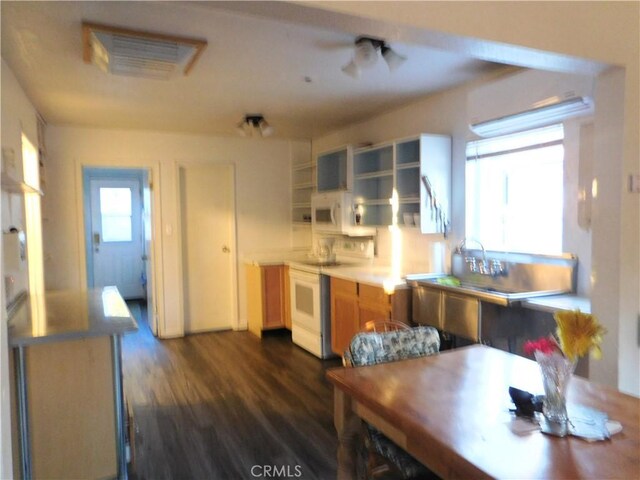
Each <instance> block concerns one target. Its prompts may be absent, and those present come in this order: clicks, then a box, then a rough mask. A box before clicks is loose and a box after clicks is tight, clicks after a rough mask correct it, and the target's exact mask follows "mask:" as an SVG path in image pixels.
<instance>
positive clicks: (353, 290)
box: [331, 277, 358, 297]
mask: <svg viewBox="0 0 640 480" xmlns="http://www.w3.org/2000/svg"><path fill="white" fill-rule="evenodd" d="M331 290H332V291H334V292H339V293H340V294H342V295H353V296H354V297H356V296H358V284H357V283H356V282H352V281H351V280H343V279H341V278H336V277H331Z"/></svg>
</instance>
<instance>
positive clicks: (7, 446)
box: [0, 60, 38, 478]
mask: <svg viewBox="0 0 640 480" xmlns="http://www.w3.org/2000/svg"><path fill="white" fill-rule="evenodd" d="M37 129H38V126H37V113H36V110H35V108H34V107H33V104H32V103H31V101H30V100H29V99H28V98H27V96H26V94H25V93H24V91H23V90H22V88H21V87H20V84H19V83H18V81H17V79H16V77H15V76H14V74H13V72H12V71H11V69H10V68H9V66H8V65H7V64H6V63H5V61H4V60H2V149H3V150H4V149H5V148H7V149H13V151H14V154H15V158H16V159H18V160H19V165H20V166H21V165H22V160H21V159H22V132H24V133H25V135H26V136H27V137H29V139H30V140H31V141H32V143H33V144H34V145H37V144H38V141H37V140H38V136H37ZM0 203H1V204H2V231H3V232H5V231H6V229H7V228H8V227H9V226H15V227H17V228H23V227H24V225H23V222H24V214H23V211H22V201H21V198H20V196H19V195H9V194H8V193H6V192H4V191H3V192H2V200H1V201H0ZM9 207H12V208H9ZM0 258H2V248H0ZM0 262H2V260H0ZM0 271H1V272H2V275H0V277H2V295H1V298H2V300H1V301H0V379H2V380H1V382H0V451H1V452H2V453H1V455H2V456H1V457H0V478H12V477H13V473H12V472H13V466H12V453H11V452H12V449H11V413H10V403H11V396H12V395H13V392H11V391H10V385H9V381H8V378H9V347H8V338H7V315H6V311H5V301H6V300H5V298H4V274H5V272H4V266H3V267H2V268H0ZM24 286H25V287H26V282H25V284H24Z"/></svg>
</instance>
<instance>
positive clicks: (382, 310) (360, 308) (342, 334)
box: [331, 277, 411, 355]
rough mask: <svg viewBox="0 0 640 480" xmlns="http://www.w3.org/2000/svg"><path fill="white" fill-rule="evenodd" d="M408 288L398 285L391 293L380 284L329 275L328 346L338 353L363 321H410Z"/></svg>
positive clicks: (358, 330) (346, 346)
mask: <svg viewBox="0 0 640 480" xmlns="http://www.w3.org/2000/svg"><path fill="white" fill-rule="evenodd" d="M410 302H411V290H410V289H408V288H405V289H398V290H396V291H395V292H394V293H392V294H391V295H389V294H387V293H386V292H385V291H384V289H383V288H382V287H376V286H372V285H367V284H363V283H357V282H354V281H350V280H343V279H340V278H335V277H332V278H331V349H332V350H333V353H335V354H337V355H342V354H343V353H344V351H345V350H346V349H347V348H348V347H349V343H351V339H352V338H353V336H354V335H355V334H356V333H358V332H360V331H362V330H363V329H364V326H365V324H366V323H367V322H370V321H376V322H379V321H389V320H393V321H396V322H402V323H406V324H409V323H410V320H409V319H410V310H411V303H410Z"/></svg>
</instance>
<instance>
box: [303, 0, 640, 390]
mask: <svg viewBox="0 0 640 480" xmlns="http://www.w3.org/2000/svg"><path fill="white" fill-rule="evenodd" d="M305 5H307V6H309V7H317V8H322V9H323V10H325V11H328V12H330V15H334V16H337V14H336V12H340V13H341V14H349V15H350V16H349V17H343V16H339V18H341V19H344V22H343V24H347V23H348V24H349V27H350V28H351V29H352V31H359V32H366V33H367V34H370V35H374V36H380V37H383V38H384V37H389V36H393V38H394V39H395V38H397V39H398V40H402V39H405V40H409V39H411V40H414V41H416V42H418V43H419V42H422V43H424V44H431V45H434V46H437V47H439V48H447V49H451V50H453V51H458V52H460V53H463V54H467V55H470V56H475V57H477V58H483V59H485V60H492V61H498V62H501V63H507V64H512V65H521V66H527V67H536V68H548V69H555V70H558V71H572V70H574V69H576V70H575V71H580V72H582V73H585V72H586V71H591V72H594V73H599V72H601V71H602V70H601V68H602V66H603V65H604V66H607V65H609V66H615V67H614V68H612V69H611V70H610V71H605V72H603V73H602V75H600V76H599V77H598V82H597V84H598V86H597V89H598V91H599V93H598V95H599V96H600V98H601V99H602V100H603V102H604V103H605V104H606V103H607V101H608V99H612V100H615V101H616V104H615V108H614V109H613V110H612V111H611V112H608V113H607V115H605V116H604V117H602V118H603V120H604V121H605V123H607V122H608V124H609V126H610V127H611V128H604V129H601V128H598V127H597V125H598V124H599V123H600V125H602V123H601V122H597V121H596V122H595V123H596V129H595V133H594V151H595V152H596V153H595V155H594V174H595V175H596V176H600V177H601V178H600V183H601V184H603V185H604V186H605V190H604V192H605V194H606V200H605V198H604V197H602V196H601V197H600V199H599V200H598V201H597V202H595V205H594V215H593V222H592V241H593V246H592V248H593V260H594V262H593V268H592V270H593V271H594V273H596V274H597V277H598V281H597V282H596V283H595V284H594V285H593V291H592V309H593V311H594V313H595V314H596V315H597V316H598V317H599V318H600V320H601V321H602V322H603V323H604V325H605V327H606V328H607V329H609V334H608V335H607V337H606V344H605V345H604V348H603V359H602V360H601V361H599V362H592V364H593V368H592V369H591V373H592V374H593V375H592V378H594V379H595V380H597V381H599V382H602V383H606V384H609V385H612V386H614V387H618V388H620V389H622V390H624V391H627V392H631V393H634V394H635V395H640V374H639V372H640V348H639V345H638V340H637V339H638V312H639V311H640V248H639V247H640V202H639V201H638V194H637V193H632V192H629V190H628V189H627V179H628V175H629V174H631V173H638V172H639V171H640V164H639V160H638V159H639V158H640V43H639V42H638V38H639V37H640V25H639V24H638V17H639V16H640V3H638V2H588V1H581V2H326V1H319V2H310V3H305ZM330 15H329V16H330ZM318 16H321V15H318ZM325 16H326V15H325ZM479 19H482V21H479ZM331 20H332V23H337V20H336V19H335V18H332V19H331ZM594 32H595V33H594ZM521 47H522V48H521ZM585 60H588V61H585ZM598 63H599V64H600V65H598ZM618 97H619V98H618ZM607 117H608V119H607ZM613 117H616V118H618V119H620V122H619V123H618V124H612V123H611V121H609V120H611V119H613ZM612 141H613V142H614V143H615V146H616V148H614V149H610V148H607V147H610V146H611V142H612ZM608 166H611V167H612V168H607V167H608ZM598 203H600V205H598ZM616 287H618V288H616Z"/></svg>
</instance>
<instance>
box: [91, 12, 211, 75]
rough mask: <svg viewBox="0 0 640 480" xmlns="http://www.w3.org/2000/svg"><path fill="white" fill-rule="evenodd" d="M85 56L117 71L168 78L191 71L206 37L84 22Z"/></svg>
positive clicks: (106, 69)
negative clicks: (143, 30) (183, 35)
mask: <svg viewBox="0 0 640 480" xmlns="http://www.w3.org/2000/svg"><path fill="white" fill-rule="evenodd" d="M82 41H83V56H84V61H85V63H93V64H95V65H97V66H98V67H99V68H100V69H101V70H103V71H105V72H107V73H111V74H114V75H128V76H134V77H144V78H155V79H161V80H167V79H169V78H172V77H175V76H177V75H179V74H180V73H182V74H184V75H188V74H189V72H191V70H192V69H193V66H194V65H195V63H196V61H197V60H198V58H199V57H200V55H201V54H202V52H203V50H204V49H205V47H206V46H207V42H206V40H198V39H194V38H184V37H177V36H173V35H163V34H158V33H149V32H141V31H137V30H128V29H125V28H119V27H112V26H107V25H99V24H95V23H87V22H83V23H82Z"/></svg>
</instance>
